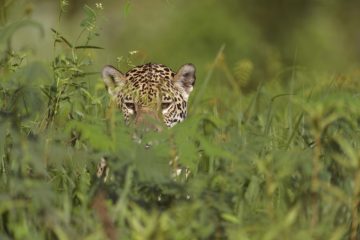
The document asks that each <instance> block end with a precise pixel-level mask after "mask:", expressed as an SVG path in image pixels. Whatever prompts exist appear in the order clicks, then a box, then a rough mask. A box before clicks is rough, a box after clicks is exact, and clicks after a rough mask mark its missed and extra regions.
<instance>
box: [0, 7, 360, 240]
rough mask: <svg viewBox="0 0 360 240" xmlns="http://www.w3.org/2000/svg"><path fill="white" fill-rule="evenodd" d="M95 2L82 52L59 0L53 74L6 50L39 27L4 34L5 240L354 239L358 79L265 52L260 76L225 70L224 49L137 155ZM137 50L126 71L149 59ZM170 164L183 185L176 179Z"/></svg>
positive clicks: (81, 37)
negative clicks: (109, 85) (104, 72)
mask: <svg viewBox="0 0 360 240" xmlns="http://www.w3.org/2000/svg"><path fill="white" fill-rule="evenodd" d="M99 4H100V3H97V5H96V7H95V6H91V5H85V6H84V8H83V9H84V11H83V14H84V15H83V16H84V17H83V18H84V20H82V21H81V22H80V23H79V24H78V25H80V30H79V34H78V35H76V37H75V40H74V41H73V40H70V39H71V38H69V37H66V35H67V33H66V31H64V32H63V31H60V30H59V29H60V26H61V21H62V20H63V19H64V18H65V17H66V11H67V7H68V5H69V3H68V1H60V7H59V8H60V17H59V19H60V20H61V21H60V26H59V28H52V29H51V32H52V34H53V43H54V44H53V54H54V56H53V58H52V60H51V62H47V61H44V60H36V59H35V57H34V56H33V55H32V53H31V51H28V49H26V48H25V49H14V48H13V47H12V45H11V42H12V41H13V38H14V36H16V35H15V34H16V33H17V32H18V31H22V29H23V27H30V28H35V29H36V30H40V35H41V34H43V32H44V31H48V29H44V27H43V25H42V24H40V23H38V22H36V21H34V20H30V19H23V20H21V21H18V20H14V21H12V20H9V22H7V23H6V24H4V25H3V26H1V28H0V49H1V53H0V54H1V56H0V57H1V59H0V63H1V65H0V74H1V79H0V239H105V238H109V239H264V240H270V239H332V240H337V239H339V240H340V239H351V240H355V239H359V236H360V231H359V228H358V225H359V201H360V161H359V159H360V151H359V146H360V138H359V119H360V109H359V105H360V99H359V94H358V92H359V91H360V85H359V84H358V78H359V74H358V70H356V69H355V70H354V69H352V70H350V71H349V72H348V73H344V74H339V75H336V76H334V75H332V74H329V73H323V72H321V71H316V70H315V69H308V68H304V67H302V66H300V64H298V62H297V55H296V53H295V55H294V57H293V59H292V65H291V67H288V68H287V67H285V66H284V65H285V64H284V63H280V62H279V58H278V57H276V56H275V57H273V58H272V57H271V56H273V55H272V54H273V53H272V52H271V51H270V50H269V48H268V46H265V47H264V48H261V49H263V50H264V49H265V50H266V51H268V50H269V51H270V52H271V53H269V56H268V57H269V58H268V60H266V61H265V60H264V63H263V65H264V69H267V70H266V71H265V70H264V72H262V73H261V75H256V72H257V65H255V63H254V62H253V61H252V58H251V57H249V58H248V57H239V58H238V59H237V60H235V61H234V62H233V64H229V63H228V58H227V54H226V50H227V49H228V47H227V46H225V45H222V46H218V48H219V50H218V53H217V54H216V56H215V54H214V56H213V58H214V59H213V60H212V59H209V58H208V59H207V62H206V63H207V64H208V66H209V67H208V68H207V70H206V72H205V71H204V70H203V74H201V72H200V77H198V79H197V83H196V87H195V91H194V93H193V95H192V96H191V99H190V111H189V117H188V119H186V121H184V122H183V123H181V124H178V125H176V126H175V127H174V128H171V129H165V130H164V131H162V132H160V133H152V132H150V133H147V134H144V136H143V139H142V143H141V144H139V143H136V142H134V140H133V132H134V131H138V130H136V129H133V128H132V127H131V126H125V125H124V123H123V121H122V117H121V114H120V113H119V111H118V110H117V109H116V108H115V106H114V104H112V103H111V102H109V97H108V95H107V92H106V91H105V89H104V87H103V84H102V83H101V81H100V77H99V73H98V71H97V70H95V65H96V64H95V62H96V61H97V58H98V57H99V55H101V54H102V53H101V51H107V50H102V49H103V48H102V45H101V44H100V45H99V46H98V44H97V41H98V40H97V39H98V38H99V36H100V37H101V35H99V32H100V29H101V28H100V27H99V19H101V18H102V8H103V6H102V5H99ZM166 4H171V1H170V3H166ZM230 5H231V4H230ZM100 6H101V7H100ZM130 6H132V2H131V1H126V3H125V8H124V10H123V11H124V15H125V17H130V15H132V14H133V11H135V10H134V8H133V7H130ZM105 7H106V6H105ZM2 11H5V9H4V10H2ZM214 24H218V23H214ZM49 32H50V30H49ZM197 34H201V31H199V32H198V33H197ZM40 37H41V36H40ZM128 52H129V54H128V55H127V56H125V57H119V58H118V64H119V65H128V66H132V65H133V64H136V63H141V62H142V61H143V60H144V59H145V57H144V56H141V53H139V52H137V51H128ZM275 55H276V54H275ZM201 58H203V57H201ZM201 58H199V59H201ZM204 58H205V57H204ZM231 62H232V61H231ZM230 65H231V66H230ZM273 73H276V74H273ZM259 76H266V78H264V80H261V79H260V80H259V79H257V80H255V81H252V80H253V79H254V78H258V77H259ZM265 79H266V80H265ZM149 142H151V143H153V146H152V147H151V148H150V149H147V148H146V147H145V145H146V143H149ZM102 157H106V158H107V160H108V162H109V165H110V171H109V176H108V179H107V181H106V182H105V183H104V182H102V181H101V180H100V179H97V178H96V165H97V164H98V163H99V161H100V159H101V158H102ZM175 158H177V159H178V163H179V164H180V165H181V166H185V167H186V168H188V169H189V170H190V172H191V173H190V176H189V177H188V178H186V177H185V176H184V175H185V174H184V173H183V174H182V175H180V176H178V177H173V176H172V171H173V169H172V168H173V167H175V166H170V165H169V160H174V159H175Z"/></svg>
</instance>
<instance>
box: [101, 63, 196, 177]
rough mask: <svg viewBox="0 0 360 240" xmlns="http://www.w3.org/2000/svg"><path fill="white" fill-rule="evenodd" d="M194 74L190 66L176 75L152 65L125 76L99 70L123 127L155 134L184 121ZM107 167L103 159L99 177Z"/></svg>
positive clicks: (130, 71)
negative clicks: (130, 125) (163, 127)
mask: <svg viewBox="0 0 360 240" xmlns="http://www.w3.org/2000/svg"><path fill="white" fill-rule="evenodd" d="M195 71H196V70H195V66H194V65H193V64H190V63H189V64H184V65H182V66H181V67H180V68H179V70H178V71H177V72H175V71H173V70H171V69H170V68H169V67H167V66H165V65H163V64H154V63H147V64H144V65H141V66H137V67H134V68H132V69H130V70H129V71H127V72H126V73H122V72H121V71H120V70H118V69H117V68H115V67H113V66H111V65H107V66H105V67H104V68H103V70H102V79H103V81H104V83H105V87H106V89H107V91H108V93H109V95H110V97H111V98H112V99H113V100H114V101H115V103H116V105H117V107H118V108H119V109H120V111H121V112H122V114H123V116H124V120H125V122H126V124H131V123H133V124H134V125H135V127H140V126H145V128H147V129H153V130H155V131H158V130H161V128H162V125H164V126H166V127H169V128H170V127H173V126H174V125H176V124H177V123H179V122H182V121H183V120H184V119H185V118H186V116H187V106H188V100H189V96H190V93H191V92H192V90H193V88H194V85H195V80H196V76H195ZM106 167H107V164H106V160H105V159H102V160H101V162H100V164H99V166H98V170H97V175H98V177H100V176H103V175H104V173H105V172H106Z"/></svg>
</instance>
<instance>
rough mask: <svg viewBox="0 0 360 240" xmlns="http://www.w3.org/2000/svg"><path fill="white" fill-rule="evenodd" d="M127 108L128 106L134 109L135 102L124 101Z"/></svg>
mask: <svg viewBox="0 0 360 240" xmlns="http://www.w3.org/2000/svg"><path fill="white" fill-rule="evenodd" d="M124 104H125V106H126V107H127V108H130V109H132V110H135V104H134V103H132V102H125V103H124Z"/></svg>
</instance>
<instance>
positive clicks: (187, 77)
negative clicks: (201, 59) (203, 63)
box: [174, 63, 196, 97]
mask: <svg viewBox="0 0 360 240" xmlns="http://www.w3.org/2000/svg"><path fill="white" fill-rule="evenodd" d="M195 79H196V77H195V66H194V65H193V64H191V63H189V64H185V65H183V66H181V68H180V69H179V71H178V72H177V73H176V75H175V77H174V82H175V85H177V86H178V87H179V88H181V89H183V90H184V92H185V94H186V97H189V94H190V93H191V91H192V90H193V86H194V84H195Z"/></svg>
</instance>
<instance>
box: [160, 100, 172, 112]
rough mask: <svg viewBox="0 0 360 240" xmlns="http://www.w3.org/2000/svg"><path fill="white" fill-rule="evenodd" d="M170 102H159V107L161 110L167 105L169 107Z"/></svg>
mask: <svg viewBox="0 0 360 240" xmlns="http://www.w3.org/2000/svg"><path fill="white" fill-rule="evenodd" d="M170 104H171V102H163V103H161V109H162V110H165V109H167V108H168V107H170Z"/></svg>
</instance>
